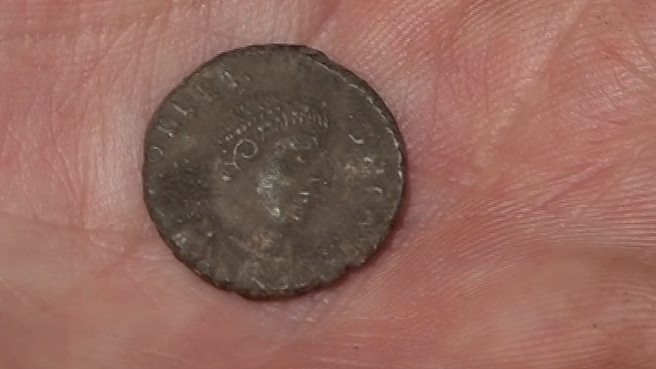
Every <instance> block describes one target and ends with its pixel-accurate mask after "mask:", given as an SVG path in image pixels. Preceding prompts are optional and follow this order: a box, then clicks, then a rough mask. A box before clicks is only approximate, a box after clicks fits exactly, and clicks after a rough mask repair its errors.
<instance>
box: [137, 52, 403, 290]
mask: <svg viewBox="0 0 656 369" xmlns="http://www.w3.org/2000/svg"><path fill="white" fill-rule="evenodd" d="M143 184H144V196H145V202H146V205H147V208H148V212H149V214H150V217H151V218H152V220H153V222H154V223H155V225H156V227H157V230H158V232H159V234H160V236H161V237H162V239H163V240H164V242H165V243H166V245H167V246H168V247H169V248H170V249H171V250H172V251H173V253H174V255H175V256H176V257H177V258H178V259H179V260H181V261H182V262H183V263H184V264H186V265H187V266H188V267H189V268H191V269H192V270H193V271H194V272H195V273H196V274H198V275H199V276H201V277H202V278H203V279H205V280H206V281H208V282H210V283H212V284H213V285H215V286H217V287H219V288H223V289H226V290H231V291H235V292H237V293H239V294H241V295H242V296H244V297H246V298H251V299H271V298H279V297H288V296H294V295H298V294H301V293H303V292H306V291H310V290H313V289H315V288H318V287H321V286H325V285H327V284H329V283H331V282H333V281H335V280H337V279H338V278H339V277H341V276H342V275H344V274H345V272H346V271H347V270H348V269H349V268H350V267H355V266H359V265H361V264H363V263H364V262H365V261H367V259H369V258H370V257H371V256H372V255H373V254H374V252H375V251H376V249H378V247H379V246H380V245H381V243H382V242H383V241H384V240H385V238H386V237H387V235H388V234H389V232H390V229H391V227H392V225H393V222H394V219H395V217H396V215H397V213H398V210H399V206H400V202H401V199H402V195H403V188H404V160H403V143H402V139H401V135H400V134H399V131H398V128H397V125H396V122H395V120H394V117H393V116H392V114H391V113H390V111H389V110H388V108H387V107H386V106H385V103H384V102H383V101H382V99H381V98H380V97H379V96H378V95H377V94H376V92H375V91H374V90H373V89H372V88H371V87H369V85H368V84H367V83H366V82H365V81H363V80H362V79H360V78H359V77H357V76H356V75H355V74H353V73H352V72H350V71H348V70H346V69H345V68H343V67H341V66H339V65H337V64H336V63H334V62H332V61H330V60H329V59H328V58H327V57H326V56H325V55H324V54H323V53H321V52H319V51H317V50H314V49H311V48H308V47H305V46H300V45H278V44H274V45H255V46H248V47H245V48H240V49H236V50H233V51H229V52H226V53H223V54H220V55H218V56H217V57H215V58H214V59H212V60H210V61H209V62H207V63H205V64H204V65H202V66H201V67H200V68H199V69H197V70H196V71H195V72H193V73H192V74H191V75H190V76H188V77H187V78H186V79H185V80H184V81H183V82H182V83H181V84H180V85H179V86H178V87H176V88H175V89H174V90H173V91H172V92H171V93H170V94H169V95H168V96H167V97H166V98H165V99H164V101H163V102H162V103H161V105H160V106H159V108H158V109H157V111H156V112H155V114H154V116H153V118H152V120H151V121H150V123H149V125H148V128H147V131H146V137H145V159H144V166H143Z"/></svg>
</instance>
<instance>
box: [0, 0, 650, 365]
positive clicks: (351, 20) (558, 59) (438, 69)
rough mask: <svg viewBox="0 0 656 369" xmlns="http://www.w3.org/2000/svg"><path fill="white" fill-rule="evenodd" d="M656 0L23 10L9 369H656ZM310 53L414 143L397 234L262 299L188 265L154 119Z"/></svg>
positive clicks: (0, 304) (12, 10) (5, 15)
mask: <svg viewBox="0 0 656 369" xmlns="http://www.w3.org/2000/svg"><path fill="white" fill-rule="evenodd" d="M654 24H656V3H654V2H650V1H641V0H624V1H622V0H614V1H613V0H592V1H575V0H567V1H563V0H478V1H457V0H450V1H447V0H443V1H427V0H418V1H416V0H412V1H411V0H406V1H402V0H399V1H385V2H383V1H364V0H363V1H348V2H347V1H341V2H340V1H328V0H325V1H312V2H310V1H302V0H297V1H270V0H269V1H267V0H259V1H248V2H243V1H210V0H207V1H203V0H192V1H175V0H169V1H145V0H126V1H115V0H114V1H111V0H107V1H97V0H69V1H51V0H33V1H28V2H22V3H19V2H16V1H14V0H0V40H1V41H0V50H1V51H0V76H2V83H1V84H0V234H2V235H3V237H2V240H0V367H2V368H12V369H14V368H15V369H21V368H30V369H32V368H36V369H40V368H48V369H55V368H66V369H70V368H105V367H106V368H140V369H141V368H158V369H163V368H230V369H235V368H285V369H289V368H299V369H301V368H325V369H333V368H404V369H409V368H468V369H469V368H486V369H490V368H492V369H494V368H504V369H511V368H536V369H538V368H545V369H547V368H548V369H559V368H651V367H652V366H653V363H654V362H656V269H654V268H655V266H656V248H655V245H656V145H654V144H653V142H654V139H655V138H656V113H655V111H654V107H655V106H656V69H655V68H656V57H655V56H654V55H655V54H656V27H655V26H654ZM268 42H290V43H303V44H307V45H309V46H312V47H315V48H318V49H321V50H322V51H324V52H325V53H326V54H327V55H328V56H330V57H331V58H332V59H334V60H335V61H337V62H339V63H341V64H343V65H345V66H346V67H348V68H350V69H352V70H354V71H355V72H357V73H358V74H359V75H360V76H362V77H363V78H365V79H366V80H368V81H369V82H370V83H371V84H372V85H373V86H374V87H375V88H376V90H377V91H378V92H379V93H380V94H381V95H382V96H383V97H384V98H385V100H386V101H387V103H388V104H389V106H390V108H391V110H392V111H394V112H395V114H396V116H397V118H398V120H399V123H400V126H401V130H402V132H403V134H404V137H405V140H406V143H407V146H408V163H409V168H408V174H409V182H408V183H409V195H408V199H407V206H406V209H405V211H404V214H403V217H402V219H401V222H400V224H399V227H398V231H397V232H396V233H395V234H394V236H393V238H392V239H391V241H390V244H389V245H388V246H387V247H386V248H385V249H383V250H382V251H381V253H380V255H379V256H378V257H377V258H375V260H373V261H372V263H370V264H367V265H366V266H365V267H363V268H361V269H359V270H356V271H354V272H353V273H351V274H350V275H349V277H348V279H347V280H346V281H344V282H343V283H340V284H338V285H336V286H333V287H330V288H328V289H325V290H323V291H320V292H317V293H313V294H309V295H306V296H303V297H300V298H297V299H293V300H287V301H282V302H252V301H247V300H244V299H242V298H240V297H238V296H236V295H235V294H231V293H226V292H223V291H219V290H216V289H214V288H213V287H211V286H209V285H208V284H206V283H204V282H202V281H200V280H199V279H198V278H197V277H196V276H195V275H193V274H192V273H191V272H189V270H188V269H187V268H186V267H184V266H183V265H182V264H181V263H180V262H178V261H176V260H175V259H174V257H173V256H172V255H171V253H170V252H169V250H168V249H167V248H166V247H165V246H164V245H163V243H162V241H161V240H160V239H159V237H158V236H157V234H156V232H155V230H154V226H153V225H152V224H151V222H150V221H149V219H148V217H147V215H146V211H145V208H144V204H143V200H142V194H141V177H140V167H141V157H142V140H143V132H144V129H145V125H146V124H147V122H148V119H149V118H150V115H151V114H152V111H153V110H154V108H155V106H156V105H157V104H158V103H159V102H160V101H161V99H162V98H163V96H164V95H165V94H166V93H167V92H168V91H169V90H170V89H171V88H172V87H174V86H175V85H176V84H177V83H178V82H179V80H180V79H181V78H182V77H184V76H185V75H186V74H188V73H189V72H190V71H191V70H193V69H194V68H195V67H196V66H198V65H199V64H200V63H201V62H203V61H205V60H207V59H209V58H211V57H212V56H214V55H215V54H217V53H219V52H222V51H226V50H229V49H232V48H234V47H238V46H243V45H247V44H254V43H268Z"/></svg>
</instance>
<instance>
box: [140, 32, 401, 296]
mask: <svg viewBox="0 0 656 369" xmlns="http://www.w3.org/2000/svg"><path fill="white" fill-rule="evenodd" d="M283 50H284V51H285V52H295V53H296V54H303V55H305V56H306V57H308V58H310V59H312V60H313V61H314V62H317V63H318V64H320V65H321V66H322V67H324V68H325V69H327V70H328V71H329V72H331V73H334V74H335V75H337V76H339V77H340V78H341V79H342V80H343V81H344V82H345V83H347V84H348V85H350V86H352V87H354V88H356V89H358V90H359V91H361V93H362V94H363V97H364V98H365V99H367V100H369V102H370V103H371V105H372V106H373V107H374V108H375V109H376V110H377V111H378V113H379V114H380V115H381V116H382V118H383V120H384V121H385V124H386V127H384V128H385V129H388V130H390V131H391V132H390V134H391V135H392V138H393V140H394V142H395V145H396V154H397V155H398V162H397V165H398V168H396V169H398V173H397V175H398V178H399V180H400V181H401V188H400V192H399V196H398V197H397V198H396V199H394V204H393V209H392V211H391V212H390V213H389V219H388V221H387V225H386V227H385V232H381V235H380V239H379V240H378V241H377V242H375V244H374V245H372V248H370V249H369V250H370V252H369V254H368V255H366V257H365V258H364V259H363V260H362V261H361V262H359V263H358V262H347V263H345V265H344V267H343V270H342V271H341V272H340V273H336V274H335V276H334V277H333V278H330V279H328V280H323V281H321V282H316V281H312V282H313V283H307V284H305V285H304V286H301V287H299V286H293V287H290V288H289V289H286V290H282V291H281V290H275V291H270V290H269V291H267V290H265V289H260V290H252V289H247V288H235V286H234V285H233V284H231V283H230V282H225V281H217V280H214V279H212V278H211V277H210V276H208V275H205V274H204V273H202V272H200V271H198V270H197V269H196V268H195V266H194V265H192V264H191V261H190V260H187V259H185V258H184V257H183V256H182V255H180V254H179V252H178V251H176V250H177V249H178V247H177V246H175V245H174V242H173V240H172V238H171V237H170V236H169V235H168V234H167V233H165V230H163V229H161V228H160V225H159V224H158V222H157V221H156V219H155V211H156V209H155V206H152V205H151V204H150V203H149V200H148V196H149V194H148V192H149V188H148V184H147V181H146V178H147V172H148V169H147V167H148V156H149V155H148V147H147V145H146V143H147V141H148V137H149V135H150V133H151V131H152V130H153V129H156V125H157V123H158V120H159V117H160V113H161V111H162V110H163V108H164V107H165V106H166V105H167V102H169V101H170V100H171V97H172V96H173V95H174V94H175V93H176V92H177V91H178V90H179V89H181V88H183V87H184V86H186V85H187V84H188V82H189V80H190V79H191V78H193V77H194V76H196V75H198V73H199V72H200V71H202V70H203V69H205V68H207V67H209V66H211V65H213V64H216V63H220V61H221V59H223V58H224V57H226V56H229V55H233V54H248V53H258V54H263V53H266V52H280V51H283ZM143 143H144V147H143V158H142V159H143V163H142V170H141V174H142V189H143V198H144V203H145V205H146V209H147V212H148V215H149V217H150V219H151V222H152V223H153V224H154V225H155V228H156V230H157V233H158V234H159V236H160V238H161V240H162V241H163V242H164V243H165V244H166V246H167V247H168V248H169V249H170V250H171V252H172V253H173V255H174V256H175V257H176V259H178V260H179V261H180V262H182V263H183V264H184V265H185V266H186V267H187V268H188V269H191V270H192V271H193V272H194V273H195V274H196V275H198V276H199V277H200V278H202V279H203V280H204V281H206V282H208V283H210V284H212V285H213V286H215V287H218V288H220V289H222V290H225V291H231V292H235V293H237V294H239V295H241V296H243V297H244V298H247V299H250V300H273V299H282V298H291V297H296V296H299V295H303V294H306V293H308V292H311V291H315V290H320V289H323V288H325V287H327V286H329V285H331V284H333V283H334V282H336V281H337V280H340V279H342V278H345V277H347V276H348V274H350V272H352V270H353V269H355V268H358V267H360V266H362V265H364V264H365V263H367V262H368V261H369V260H371V259H372V257H374V255H376V254H377V253H378V251H379V249H380V248H381V246H382V245H384V244H385V242H386V241H388V240H389V239H390V236H391V233H392V231H393V229H394V228H395V227H396V225H397V224H398V222H399V218H400V213H401V209H402V204H403V201H404V200H405V197H406V192H407V173H406V171H407V166H406V164H407V158H406V145H405V142H404V140H403V136H402V134H401V130H400V128H399V125H398V122H397V121H396V118H395V117H394V115H393V114H392V112H391V111H390V108H389V107H388V106H387V104H386V103H385V101H384V100H383V99H382V97H381V96H380V95H379V94H378V93H377V92H376V91H375V90H374V89H373V87H371V85H370V84H369V83H368V82H367V81H365V80H364V79H363V78H361V77H359V76H358V75H356V74H355V73H354V72H352V71H351V70H349V69H347V68H346V67H344V66H342V65H341V64H339V63H337V62H335V61H333V60H331V59H330V58H328V57H327V56H326V54H324V53H323V52H322V51H320V50H317V49H314V48H311V47H308V46H305V45H301V44H285V43H271V44H253V45H248V46H243V47H238V48H235V49H231V50H228V51H224V52H221V53H219V54H217V55H216V56H215V57H213V58H211V59H209V60H208V61H206V62H204V63H202V64H201V65H200V66H198V67H197V68H195V69H194V70H193V71H192V72H190V73H188V74H187V75H186V77H184V78H183V79H182V81H181V82H179V83H178V84H177V85H176V86H175V87H174V88H173V89H171V91H170V92H169V93H168V94H166V96H165V97H164V98H163V99H162V100H161V101H160V103H159V104H158V106H157V108H156V109H155V111H154V113H153V114H152V116H151V118H150V120H149V122H148V124H147V126H146V129H145V133H144V140H143Z"/></svg>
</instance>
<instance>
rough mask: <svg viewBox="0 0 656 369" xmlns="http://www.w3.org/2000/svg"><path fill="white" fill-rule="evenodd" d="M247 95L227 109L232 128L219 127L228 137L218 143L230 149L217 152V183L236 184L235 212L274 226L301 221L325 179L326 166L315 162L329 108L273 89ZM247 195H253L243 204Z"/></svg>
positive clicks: (320, 150) (323, 141)
mask: <svg viewBox="0 0 656 369" xmlns="http://www.w3.org/2000/svg"><path fill="white" fill-rule="evenodd" d="M246 101H247V102H245V103H243V104H235V106H234V107H233V108H232V109H231V110H230V115H231V117H230V118H231V119H234V121H236V122H238V124H236V128H233V129H232V130H231V131H230V132H227V133H226V134H223V132H222V137H223V138H224V139H225V140H226V141H228V142H229V143H228V142H226V143H223V145H222V146H224V147H228V148H232V150H230V149H228V150H226V151H225V152H221V153H220V155H219V159H218V160H217V161H216V163H215V168H216V170H217V174H218V175H217V176H216V177H215V178H216V181H217V185H218V189H219V191H221V189H228V188H231V189H232V188H239V191H240V192H241V193H240V194H234V195H236V196H237V197H238V198H236V199H235V200H239V201H235V202H232V205H234V207H233V206H231V209H230V213H232V214H234V215H235V217H238V216H239V215H240V214H241V215H248V217H253V216H256V217H258V218H260V219H261V220H262V221H263V222H260V223H259V224H269V225H270V226H272V227H279V226H280V225H294V224H299V223H301V222H302V221H303V220H304V218H305V217H306V215H307V211H308V210H309V208H311V207H312V205H313V201H314V199H316V196H317V195H318V194H319V193H320V192H321V191H322V188H324V187H325V186H326V185H327V184H328V178H326V175H325V166H323V165H318V162H319V161H320V160H321V158H322V157H323V155H322V153H323V151H324V150H325V145H326V143H327V142H326V141H327V136H328V135H327V134H328V131H329V122H328V118H327V114H326V112H325V111H323V109H322V107H314V106H310V105H309V104H307V103H304V102H302V101H299V100H297V101H285V100H281V99H279V98H277V97H276V96H274V95H263V96H258V97H257V98H249V99H248V100H246ZM320 167H322V168H324V169H321V170H320V169H319V168H320ZM320 173H323V174H320ZM228 183H230V184H231V185H230V186H222V184H228ZM234 183H238V184H239V186H237V187H234V186H233V185H232V184H234ZM225 195H226V194H222V205H225V200H224V199H225ZM245 197H248V198H251V199H254V201H250V202H248V203H247V204H246V206H245V203H244V202H243V201H242V200H243V198H245Z"/></svg>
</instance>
